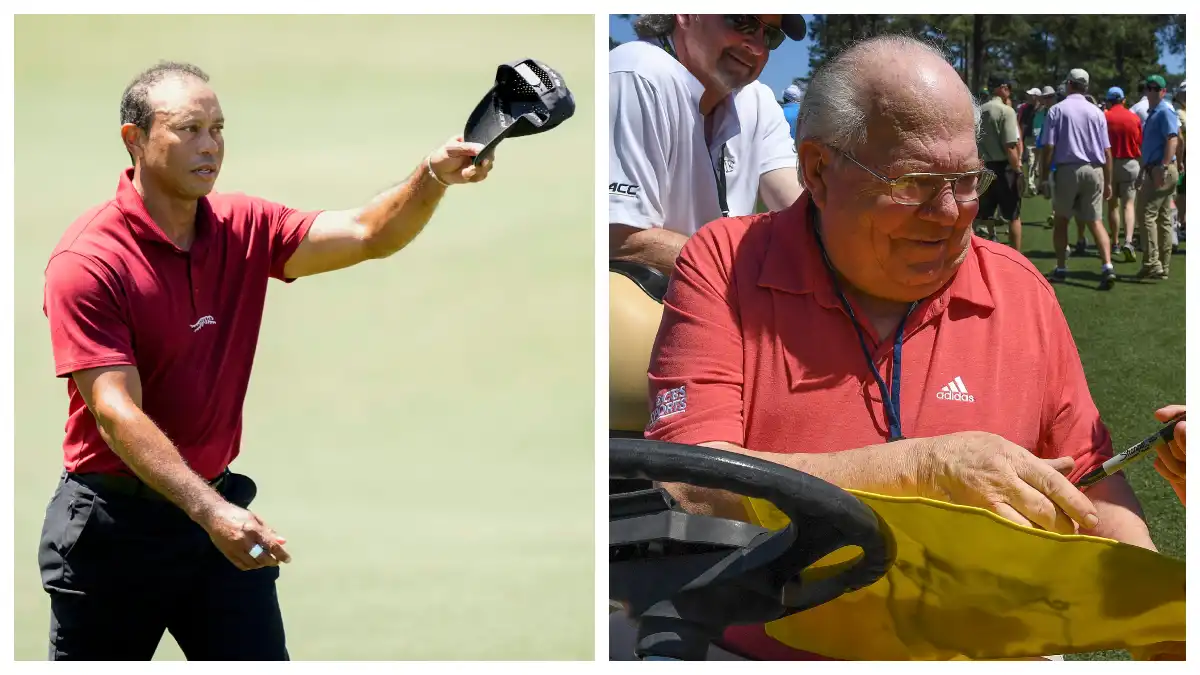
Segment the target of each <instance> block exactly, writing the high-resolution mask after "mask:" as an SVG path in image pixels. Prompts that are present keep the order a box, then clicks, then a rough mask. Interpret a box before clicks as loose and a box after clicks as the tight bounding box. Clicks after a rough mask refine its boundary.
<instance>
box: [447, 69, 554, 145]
mask: <svg viewBox="0 0 1200 675" xmlns="http://www.w3.org/2000/svg"><path fill="white" fill-rule="evenodd" d="M574 114H575V97H574V96H572V95H571V90H569V89H567V83H566V82H565V81H564V80H563V78H562V75H559V74H558V71H556V70H554V69H553V68H551V67H550V66H547V65H546V64H544V63H542V62H541V61H535V60H534V59H523V60H520V61H512V62H509V63H505V64H503V65H501V66H500V67H499V68H497V69H496V85H495V86H494V87H492V89H491V91H489V92H488V93H487V95H486V96H484V97H483V100H482V101H480V102H479V105H477V106H475V110H474V112H472V113H471V116H470V117H469V118H468V119H467V127H466V129H465V130H464V131H463V140H464V141H467V142H469V143H482V144H483V145H484V146H485V147H484V148H483V151H482V152H480V153H479V154H478V155H477V156H476V157H475V164H478V163H479V162H481V161H483V160H484V159H485V158H487V157H491V156H492V154H493V153H494V152H495V149H496V146H497V145H499V144H500V141H502V140H504V139H505V138H509V137H514V138H515V137H517V136H531V135H533V134H540V133H542V132H545V131H550V130H551V129H553V128H554V127H556V126H558V125H560V124H562V123H563V122H564V121H565V120H566V119H567V118H569V117H570V116H571V115H574Z"/></svg>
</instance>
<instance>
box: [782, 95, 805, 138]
mask: <svg viewBox="0 0 1200 675" xmlns="http://www.w3.org/2000/svg"><path fill="white" fill-rule="evenodd" d="M803 100H804V91H802V90H801V89H800V86H799V85H796V84H791V85H788V88H787V89H784V90H783V119H785V120H787V123H788V130H789V131H790V132H791V134H792V141H793V142H795V140H796V119H797V118H799V117H800V102H801V101H803Z"/></svg>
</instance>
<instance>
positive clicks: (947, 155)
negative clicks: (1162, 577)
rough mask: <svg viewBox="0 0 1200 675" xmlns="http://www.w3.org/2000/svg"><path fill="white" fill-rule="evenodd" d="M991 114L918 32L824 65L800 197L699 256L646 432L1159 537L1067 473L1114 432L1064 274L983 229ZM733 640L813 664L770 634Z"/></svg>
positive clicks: (711, 243) (661, 366) (1109, 486)
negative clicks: (980, 131) (986, 129)
mask: <svg viewBox="0 0 1200 675" xmlns="http://www.w3.org/2000/svg"><path fill="white" fill-rule="evenodd" d="M900 64H903V67H901V66H900ZM845 81H853V82H854V87H853V92H854V96H853V97H852V98H851V99H849V100H846V99H844V97H843V96H842V95H840V94H839V93H838V92H840V91H843V88H842V87H840V86H839V85H840V83H842V82H845ZM847 105H849V106H853V107H854V108H855V111H856V114H854V115H848V114H846V110H845V107H846V106H847ZM848 119H851V120H852V119H861V120H862V123H861V124H860V125H855V124H850V123H848V122H847V120H848ZM977 119H978V112H977V111H976V110H975V104H974V103H973V101H972V97H971V94H970V91H968V89H967V87H966V86H965V85H964V84H963V82H962V79H961V78H960V77H959V75H958V73H956V72H955V70H954V69H953V68H952V67H951V66H950V65H949V64H948V63H946V61H945V60H944V59H943V58H942V56H941V55H940V54H938V53H937V52H936V51H934V50H932V49H930V48H929V47H927V46H926V45H924V44H922V43H920V42H918V41H915V40H911V39H908V38H902V37H898V36H887V37H881V38H876V39H872V40H868V41H866V42H863V43H861V44H859V45H857V46H855V47H852V48H850V49H848V50H846V51H844V52H842V54H841V55H839V56H838V57H837V58H835V59H833V60H831V61H830V62H829V63H828V64H826V65H825V66H824V67H823V68H822V69H821V70H819V71H818V72H817V74H816V75H814V77H813V79H812V81H811V82H810V84H809V88H808V91H807V93H806V96H805V100H804V107H803V109H802V110H801V112H800V119H799V130H798V132H797V143H798V150H799V152H798V156H799V163H800V172H801V177H802V182H803V183H804V185H805V188H806V194H805V196H804V197H802V198H801V199H800V200H799V201H798V202H797V203H796V204H795V205H793V206H791V207H789V208H788V209H785V210H783V211H779V212H775V213H769V214H763V215H757V216H750V217H742V218H727V219H722V220H718V221H715V222H713V223H710V224H709V225H707V226H706V227H704V228H703V229H701V230H700V231H699V232H698V233H697V234H696V235H694V236H693V237H692V238H691V239H689V240H688V242H687V244H686V245H685V246H684V247H683V251H682V253H681V254H680V257H679V260H678V263H677V265H676V268H675V272H674V274H673V276H672V279H671V286H670V289H669V291H668V293H667V296H666V302H665V309H664V314H663V320H662V324H661V326H660V329H659V333H658V337H657V340H656V343H655V346H654V350H653V355H652V359H651V364H650V371H649V379H650V395H651V397H652V404H653V408H654V410H653V416H652V421H651V422H650V424H649V427H648V429H647V436H648V437H649V438H652V439H657V440H663V441H673V442H678V443H690V444H699V445H706V446H709V447H714V448H721V449H725V450H731V451H734V452H740V453H744V454H748V455H752V456H755V457H760V458H762V459H767V460H771V461H775V462H779V463H781V464H785V465H787V466H790V467H793V468H795V469H799V470H801V471H805V472H807V473H809V474H812V475H815V476H818V477H820V478H823V479H825V480H827V481H829V482H831V483H834V484H836V485H839V486H842V487H845V488H854V489H860V490H866V491H871V492H876V493H884V494H893V495H919V496H924V497H929V498H933V499H938V500H943V501H949V502H955V503H960V504H968V505H972V506H978V507H983V508H986V509H990V510H992V511H994V512H995V513H998V514H1000V515H1001V516H1004V517H1006V518H1008V519H1010V520H1012V521H1014V522H1017V523H1020V524H1022V525H1031V524H1032V525H1036V526H1040V527H1042V528H1045V529H1048V530H1053V531H1055V532H1062V533H1073V532H1076V531H1080V532H1085V533H1090V534H1095V535H1098V536H1103V537H1111V538H1114V539H1118V540H1121V541H1125V542H1129V543H1132V544H1136V545H1139V546H1144V547H1147V548H1153V543H1152V542H1151V540H1150V537H1149V534H1148V532H1147V529H1146V525H1145V523H1144V522H1143V521H1142V518H1141V515H1140V509H1139V505H1138V502H1137V500H1136V498H1135V497H1134V495H1133V493H1132V491H1131V490H1130V488H1129V486H1128V485H1127V484H1126V482H1125V479H1124V478H1123V477H1121V476H1120V475H1118V476H1114V477H1113V478H1109V479H1108V480H1105V481H1103V482H1101V483H1099V484H1097V485H1096V486H1095V487H1093V488H1091V489H1089V491H1088V493H1087V495H1086V496H1085V495H1084V494H1082V493H1081V492H1080V491H1079V490H1077V489H1076V488H1074V487H1073V486H1072V485H1071V483H1070V482H1069V478H1073V477H1077V476H1080V475H1081V474H1082V473H1083V472H1085V471H1087V470H1088V469H1091V468H1092V467H1094V466H1096V465H1097V464H1098V463H1099V462H1101V461H1102V460H1104V459H1105V458H1107V457H1109V456H1110V455H1111V453H1112V447H1111V440H1110V438H1109V434H1108V431H1107V429H1106V428H1105V426H1104V424H1103V423H1102V422H1101V420H1100V415H1099V413H1098V412H1097V410H1096V407H1095V405H1094V404H1093V403H1092V399H1091V396H1090V395H1089V393H1088V386H1087V381H1086V380H1085V378H1084V373H1083V368H1082V366H1081V364H1080V360H1079V354H1078V352H1077V351H1076V349H1075V345H1074V343H1073V341H1072V338H1071V332H1070V329H1069V328H1068V326H1067V322H1066V320H1065V318H1064V316H1063V313H1062V311H1061V309H1060V307H1059V305H1058V303H1057V301H1056V299H1055V296H1054V292H1053V290H1051V288H1050V286H1049V284H1048V283H1047V282H1046V281H1045V279H1043V278H1042V276H1041V275H1040V274H1039V273H1038V271H1037V270H1036V269H1035V268H1034V267H1033V266H1032V265H1031V264H1030V263H1029V261H1028V260H1026V259H1025V258H1024V257H1023V256H1021V255H1020V254H1019V253H1016V252H1014V251H1013V250H1012V249H1010V248H1008V247H1006V246H1001V245H998V244H994V243H991V242H988V241H984V240H982V239H980V238H977V237H973V236H972V232H971V221H972V220H973V219H974V217H975V213H976V210H977V209H978V199H979V195H980V193H981V192H983V191H984V190H986V189H987V187H988V184H989V182H990V181H991V179H992V175H991V174H990V173H988V172H987V171H986V170H985V169H984V168H983V166H982V164H981V162H980V158H979V153H978V150H977V147H976V141H975V139H976V129H975V125H976V122H975V120H977ZM670 489H671V491H672V493H673V494H674V495H675V496H676V497H677V498H678V499H679V500H680V502H681V503H682V504H683V505H684V506H685V507H690V508H693V509H703V510H706V511H709V512H715V513H716V514H717V515H722V516H725V517H734V518H742V519H745V517H746V516H745V513H744V511H743V507H742V501H741V500H740V499H734V498H730V496H729V495H728V494H726V493H721V492H716V491H710V490H702V489H698V488H694V487H685V486H677V485H676V486H670ZM864 639H870V636H864ZM722 646H723V647H725V648H728V649H729V650H730V651H732V652H734V653H737V654H741V655H743V656H750V657H758V658H768V657H769V658H798V659H805V658H813V655H809V654H804V653H800V652H795V651H793V650H788V649H785V648H782V646H780V645H778V643H774V642H773V641H772V640H770V639H769V638H768V637H766V635H765V633H764V632H763V630H762V627H761V626H760V627H752V628H746V629H737V630H733V631H730V632H729V633H728V634H727V635H726V640H725V642H724V644H723V645H722Z"/></svg>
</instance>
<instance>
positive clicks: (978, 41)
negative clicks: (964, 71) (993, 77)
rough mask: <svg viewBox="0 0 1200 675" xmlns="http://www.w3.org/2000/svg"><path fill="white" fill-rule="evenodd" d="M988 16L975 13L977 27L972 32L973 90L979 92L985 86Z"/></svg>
mask: <svg viewBox="0 0 1200 675" xmlns="http://www.w3.org/2000/svg"><path fill="white" fill-rule="evenodd" d="M986 19H987V17H986V16H985V15H983V14H976V15H975V27H974V30H972V32H971V90H972V92H977V91H979V90H980V89H982V88H983V58H984V54H986V53H987V52H986V50H985V49H984V47H985V44H984V25H983V24H984V21H985V20H986Z"/></svg>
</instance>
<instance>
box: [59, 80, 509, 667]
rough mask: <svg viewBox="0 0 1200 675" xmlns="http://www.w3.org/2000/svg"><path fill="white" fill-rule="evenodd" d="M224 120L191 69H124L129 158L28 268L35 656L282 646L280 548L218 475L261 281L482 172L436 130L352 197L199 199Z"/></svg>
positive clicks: (387, 239)
mask: <svg viewBox="0 0 1200 675" xmlns="http://www.w3.org/2000/svg"><path fill="white" fill-rule="evenodd" d="M224 124H225V119H224V116H223V114H222V112H221V106H220V104H219V103H218V101H217V97H216V94H214V93H213V90H212V89H211V88H209V86H208V76H207V75H205V74H204V72H203V71H201V70H200V69H198V68H196V67H195V66H192V65H189V64H183V63H161V64H159V65H157V66H155V67H153V68H150V69H149V70H146V71H145V72H143V73H141V74H140V75H138V76H137V78H136V79H135V80H134V81H133V82H132V83H131V84H130V85H129V87H128V88H127V89H126V90H125V93H124V95H123V97H122V99H121V139H122V141H123V142H124V144H125V148H126V150H127V151H128V152H129V155H130V158H131V160H132V162H133V168H132V169H126V170H125V171H123V172H121V175H120V178H119V180H118V184H117V192H116V195H115V196H114V197H113V198H112V199H111V200H109V201H108V202H105V203H104V204H101V205H99V206H96V207H95V208H92V209H91V210H89V211H88V212H87V213H85V214H84V215H83V216H82V217H80V218H79V219H78V220H76V221H75V223H74V224H72V225H71V227H70V228H69V229H68V230H67V232H66V234H65V235H64V236H63V238H62V240H61V241H60V242H59V244H58V246H57V248H55V250H54V252H53V254H52V255H51V256H50V262H49V264H48V265H47V267H46V272H45V276H46V280H45V300H44V302H45V305H44V308H45V313H46V317H47V318H48V319H49V322H50V336H51V342H52V344H53V351H54V361H55V373H56V374H57V375H58V376H59V377H63V378H66V383H67V394H68V397H69V405H68V418H67V424H66V437H65V440H64V442H63V460H64V468H65V471H64V474H63V478H62V480H61V482H60V483H59V485H58V488H57V490H56V491H55V493H54V496H53V497H52V499H51V502H50V505H49V507H48V508H47V511H46V519H45V524H44V526H43V529H42V537H41V545H40V548H39V553H38V561H39V564H40V568H41V574H42V583H43V587H44V588H45V590H46V591H47V592H48V593H49V594H50V608H51V617H50V657H51V658H52V659H87V660H99V659H120V660H132V659H148V658H150V657H151V656H152V655H153V654H154V651H155V648H156V647H157V645H158V642H159V640H160V639H161V638H162V635H163V631H164V630H169V631H171V634H172V635H173V636H174V637H175V639H176V641H177V642H178V644H179V646H180V647H181V648H182V650H183V652H184V654H185V655H186V656H187V657H188V658H189V659H221V660H230V659H261V660H276V659H286V658H287V656H288V653H287V648H286V645H285V640H284V631H283V619H282V616H281V614H280V610H279V603H278V599H277V597H276V592H275V582H276V579H277V578H278V576H279V572H278V567H277V566H278V564H279V563H283V562H288V561H289V560H290V556H289V555H288V552H287V550H286V549H285V548H284V544H285V542H284V540H283V538H281V537H279V536H278V535H277V534H276V533H275V532H274V531H272V529H271V528H270V527H269V526H268V525H267V524H266V523H264V522H263V520H262V519H261V518H259V517H258V516H257V515H255V514H254V513H252V512H251V511H249V510H247V507H248V506H249V505H250V500H251V499H253V497H254V485H253V482H252V481H251V480H250V479H249V478H248V477H246V476H242V475H239V474H232V473H230V472H229V470H228V466H229V463H230V462H231V461H233V459H234V458H235V457H237V455H238V450H239V442H240V439H241V432H242V403H243V401H244V400H245V397H246V387H247V384H248V382H249V379H250V369H251V365H252V363H253V360H254V350H255V346H256V343H257V340H258V332H259V327H260V325H261V323H262V314H263V302H264V299H265V297H266V290H267V279H268V278H272V277H273V278H276V279H281V280H284V281H289V282H290V281H292V280H294V279H296V278H298V277H303V276H309V275H313V274H319V273H321V272H328V271H332V270H337V269H341V268H344V267H349V266H351V265H355V264H357V263H359V262H362V261H364V260H369V259H373V258H383V257H386V256H389V255H391V254H393V253H395V252H396V251H398V250H400V249H401V248H403V247H404V246H405V245H406V244H408V243H409V242H410V241H412V239H413V238H414V237H415V236H417V234H418V233H419V232H420V231H421V229H422V228H423V227H424V226H425V224H426V223H427V222H428V221H429V219H430V217H431V216H432V215H433V212H434V210H435V209H436V208H437V204H438V202H439V201H440V200H441V198H442V196H443V195H444V194H445V191H446V188H447V187H448V186H450V185H455V184H461V183H469V182H477V181H480V180H483V179H484V178H485V177H486V176H487V173H488V170H489V169H490V167H491V160H485V161H483V162H481V163H480V164H479V165H478V166H472V158H473V157H474V156H475V155H476V154H477V153H478V152H479V151H480V150H481V149H482V146H480V145H478V144H472V143H463V142H461V141H460V140H452V141H450V142H449V143H447V144H446V145H444V146H442V147H441V148H439V149H437V150H435V151H434V152H433V153H432V154H430V155H429V156H428V157H427V158H425V159H423V160H422V161H421V164H420V166H419V167H418V168H417V169H415V170H414V171H413V172H412V174H411V175H410V176H409V177H408V178H407V179H405V180H404V182H403V183H401V184H400V185H399V186H398V187H396V188H394V189H392V190H389V191H388V192H386V193H384V194H382V195H380V196H379V197H378V198H376V199H375V200H374V201H372V202H371V203H370V204H369V205H368V206H366V207H364V208H362V209H359V210H354V211H324V212H320V211H313V212H300V211H296V210H293V209H290V208H288V207H286V206H283V205H280V204H275V203H272V202H269V201H266V200H263V199H259V198H256V197H248V196H245V195H241V194H216V193H212V190H213V185H214V183H215V182H216V179H217V175H218V174H219V173H220V170H221V161H222V158H223V156H224V150H225V144H224V140H223V137H222V129H223V127H224Z"/></svg>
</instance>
